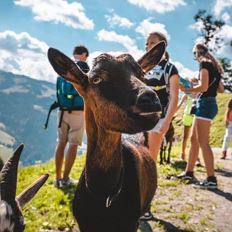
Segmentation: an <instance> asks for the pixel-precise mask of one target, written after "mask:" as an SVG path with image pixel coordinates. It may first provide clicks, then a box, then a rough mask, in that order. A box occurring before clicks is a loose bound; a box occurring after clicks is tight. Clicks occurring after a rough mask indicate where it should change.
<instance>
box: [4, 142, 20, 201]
mask: <svg viewBox="0 0 232 232" xmlns="http://www.w3.org/2000/svg"><path fill="white" fill-rule="evenodd" d="M23 148H24V145H23V144H21V145H19V146H18V148H17V149H16V150H15V151H14V153H13V155H12V156H11V157H10V158H9V159H8V160H7V162H6V163H5V164H4V166H3V168H2V170H1V173H0V196H1V199H2V200H5V201H13V200H15V194H16V185H17V171H18V163H19V158H20V155H21V152H22V150H23Z"/></svg>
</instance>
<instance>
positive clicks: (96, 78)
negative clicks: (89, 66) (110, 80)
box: [92, 77, 102, 85]
mask: <svg viewBox="0 0 232 232" xmlns="http://www.w3.org/2000/svg"><path fill="white" fill-rule="evenodd" d="M101 81H102V79H101V78H100V77H95V78H93V80H92V82H93V84H95V85H97V84H99V83H100V82H101Z"/></svg>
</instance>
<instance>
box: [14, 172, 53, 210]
mask: <svg viewBox="0 0 232 232" xmlns="http://www.w3.org/2000/svg"><path fill="white" fill-rule="evenodd" d="M48 177H49V175H48V174H44V175H42V176H41V177H40V178H39V179H37V180H36V181H35V182H33V183H32V184H31V185H30V186H29V187H28V188H27V189H25V190H24V191H23V192H22V193H20V195H18V196H17V197H16V199H17V201H18V203H19V206H20V207H21V209H22V208H23V207H24V205H25V204H26V203H28V202H29V201H30V200H31V199H32V198H33V197H34V196H35V194H36V193H37V192H38V191H39V189H40V188H41V187H42V186H43V184H44V183H45V182H46V180H47V179H48Z"/></svg>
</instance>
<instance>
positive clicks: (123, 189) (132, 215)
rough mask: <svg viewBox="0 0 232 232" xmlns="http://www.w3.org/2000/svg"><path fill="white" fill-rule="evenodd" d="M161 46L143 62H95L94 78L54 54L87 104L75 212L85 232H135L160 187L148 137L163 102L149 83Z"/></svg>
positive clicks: (103, 58)
mask: <svg viewBox="0 0 232 232" xmlns="http://www.w3.org/2000/svg"><path fill="white" fill-rule="evenodd" d="M164 51H165V43H164V42H161V43H159V44H157V45H156V46H155V47H154V48H152V49H151V50H150V51H149V52H147V53H146V54H145V55H144V56H143V57H142V58H141V59H140V60H139V61H138V63H137V62H136V61H135V60H134V59H133V58H132V56H130V55H128V54H123V55H120V56H118V57H113V56H111V55H108V54H102V55H100V56H98V57H97V58H95V60H94V63H93V67H92V69H91V71H90V72H89V74H88V75H87V74H84V73H83V72H82V71H81V70H80V69H79V68H78V67H77V65H76V64H75V63H74V62H73V61H72V60H71V59H69V58H68V57H67V56H65V55H64V54H63V53H61V52H59V51H58V50H56V49H53V48H50V49H49V50H48V58H49V61H50V63H51V65H52V66H53V68H54V70H55V71H56V72H57V73H58V74H59V75H61V76H63V77H64V78H65V79H67V80H69V81H71V82H72V83H73V85H74V86H75V88H76V89H77V90H78V91H79V93H80V94H81V95H82V96H83V98H84V102H85V119H86V133H87V156H86V164H85V168H84V170H83V173H82V175H81V177H80V180H79V183H78V186H77V189H76V193H75V197H74V201H73V213H74V216H75V218H76V220H77V222H78V224H79V227H80V230H81V232H96V231H101V232H135V231H136V230H137V227H138V220H139V217H140V216H141V215H142V214H143V213H144V212H145V210H146V209H147V208H148V206H149V204H150V203H151V200H152V198H153V196H154V193H155V190H156V187H157V173H156V166H155V163H154V161H153V160H152V158H151V156H150V154H149V151H148V149H147V147H146V139H145V137H144V134H143V133H140V134H136V135H122V133H127V134H135V133H139V132H143V131H147V130H150V129H151V128H153V127H154V126H155V125H156V123H157V121H158V119H159V113H158V112H160V111H161V106H160V103H159V100H158V98H157V96H156V94H155V92H153V91H152V90H151V89H150V88H149V87H147V86H146V85H145V84H144V83H143V82H142V80H143V75H144V72H147V71H149V70H150V69H151V68H153V67H154V66H155V65H156V64H158V63H159V61H160V59H161V57H162V56H163V53H164Z"/></svg>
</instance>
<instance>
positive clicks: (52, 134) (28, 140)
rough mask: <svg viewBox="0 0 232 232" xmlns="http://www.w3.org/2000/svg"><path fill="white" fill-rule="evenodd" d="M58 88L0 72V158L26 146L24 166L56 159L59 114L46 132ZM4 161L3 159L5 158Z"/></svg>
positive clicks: (52, 118)
mask: <svg viewBox="0 0 232 232" xmlns="http://www.w3.org/2000/svg"><path fill="white" fill-rule="evenodd" d="M55 94H56V92H55V84H53V83H50V82H46V81H39V80H35V79H31V78H29V77H26V76H22V75H15V74H13V73H9V72H5V71H0V99H1V100H0V155H1V153H3V152H1V150H3V146H4V147H8V148H12V149H13V148H15V147H16V146H18V144H20V143H24V144H25V149H24V152H25V155H24V156H23V157H22V164H23V165H30V164H34V163H35V162H36V161H41V162H45V161H47V160H49V159H51V158H52V157H53V153H54V148H55V145H56V129H57V128H56V112H55V111H54V112H53V113H52V114H51V116H50V122H49V126H48V129H47V130H44V129H43V124H44V122H45V120H46V116H47V112H48V109H49V106H50V104H51V103H52V102H53V101H54V100H55ZM3 159H4V157H3Z"/></svg>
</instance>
